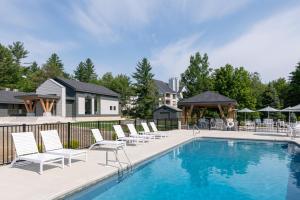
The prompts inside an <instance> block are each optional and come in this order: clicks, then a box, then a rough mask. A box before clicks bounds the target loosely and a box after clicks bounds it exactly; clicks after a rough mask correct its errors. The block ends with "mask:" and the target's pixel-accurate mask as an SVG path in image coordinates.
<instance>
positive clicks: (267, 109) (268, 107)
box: [258, 106, 279, 119]
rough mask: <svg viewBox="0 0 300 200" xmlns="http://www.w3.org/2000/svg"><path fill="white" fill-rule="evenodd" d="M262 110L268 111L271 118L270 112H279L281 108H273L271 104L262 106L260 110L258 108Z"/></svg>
mask: <svg viewBox="0 0 300 200" xmlns="http://www.w3.org/2000/svg"><path fill="white" fill-rule="evenodd" d="M258 111H260V112H268V119H269V118H270V112H278V111H279V110H277V109H275V108H272V107H271V106H267V107H265V108H262V109H260V110H258Z"/></svg>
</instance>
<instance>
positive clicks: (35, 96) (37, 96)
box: [15, 92, 60, 99]
mask: <svg viewBox="0 0 300 200" xmlns="http://www.w3.org/2000/svg"><path fill="white" fill-rule="evenodd" d="M15 98H17V99H59V98H60V97H59V96H57V95H56V94H37V93H34V92H32V93H25V94H21V95H15Z"/></svg>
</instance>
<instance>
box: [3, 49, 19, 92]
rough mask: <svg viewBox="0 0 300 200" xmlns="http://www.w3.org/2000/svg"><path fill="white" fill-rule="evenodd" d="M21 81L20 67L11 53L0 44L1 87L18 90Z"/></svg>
mask: <svg viewBox="0 0 300 200" xmlns="http://www.w3.org/2000/svg"><path fill="white" fill-rule="evenodd" d="M19 79H20V67H19V65H18V64H17V63H16V62H15V61H14V58H13V54H12V53H11V51H10V50H9V49H8V48H6V47H5V46H3V45H1V44H0V87H2V88H4V87H10V88H17V82H18V81H19Z"/></svg>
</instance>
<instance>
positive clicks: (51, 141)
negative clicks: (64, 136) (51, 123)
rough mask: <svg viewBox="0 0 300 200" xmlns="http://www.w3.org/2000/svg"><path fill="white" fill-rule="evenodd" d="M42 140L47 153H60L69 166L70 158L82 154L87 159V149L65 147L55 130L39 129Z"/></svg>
mask: <svg viewBox="0 0 300 200" xmlns="http://www.w3.org/2000/svg"><path fill="white" fill-rule="evenodd" d="M41 136H42V140H43V143H44V147H45V150H46V152H47V153H49V154H54V155H61V156H64V157H65V158H67V159H68V165H69V166H70V167H71V165H72V164H71V163H72V159H73V158H75V157H80V156H84V160H85V161H87V151H86V150H78V149H65V148H63V145H62V143H61V141H60V138H59V136H58V132H57V130H47V131H41Z"/></svg>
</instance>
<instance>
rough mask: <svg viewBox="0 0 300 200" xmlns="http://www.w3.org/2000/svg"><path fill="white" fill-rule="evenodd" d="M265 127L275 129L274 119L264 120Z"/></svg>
mask: <svg viewBox="0 0 300 200" xmlns="http://www.w3.org/2000/svg"><path fill="white" fill-rule="evenodd" d="M263 125H264V126H266V127H267V128H273V126H274V122H273V119H268V118H266V119H264V121H263Z"/></svg>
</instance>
